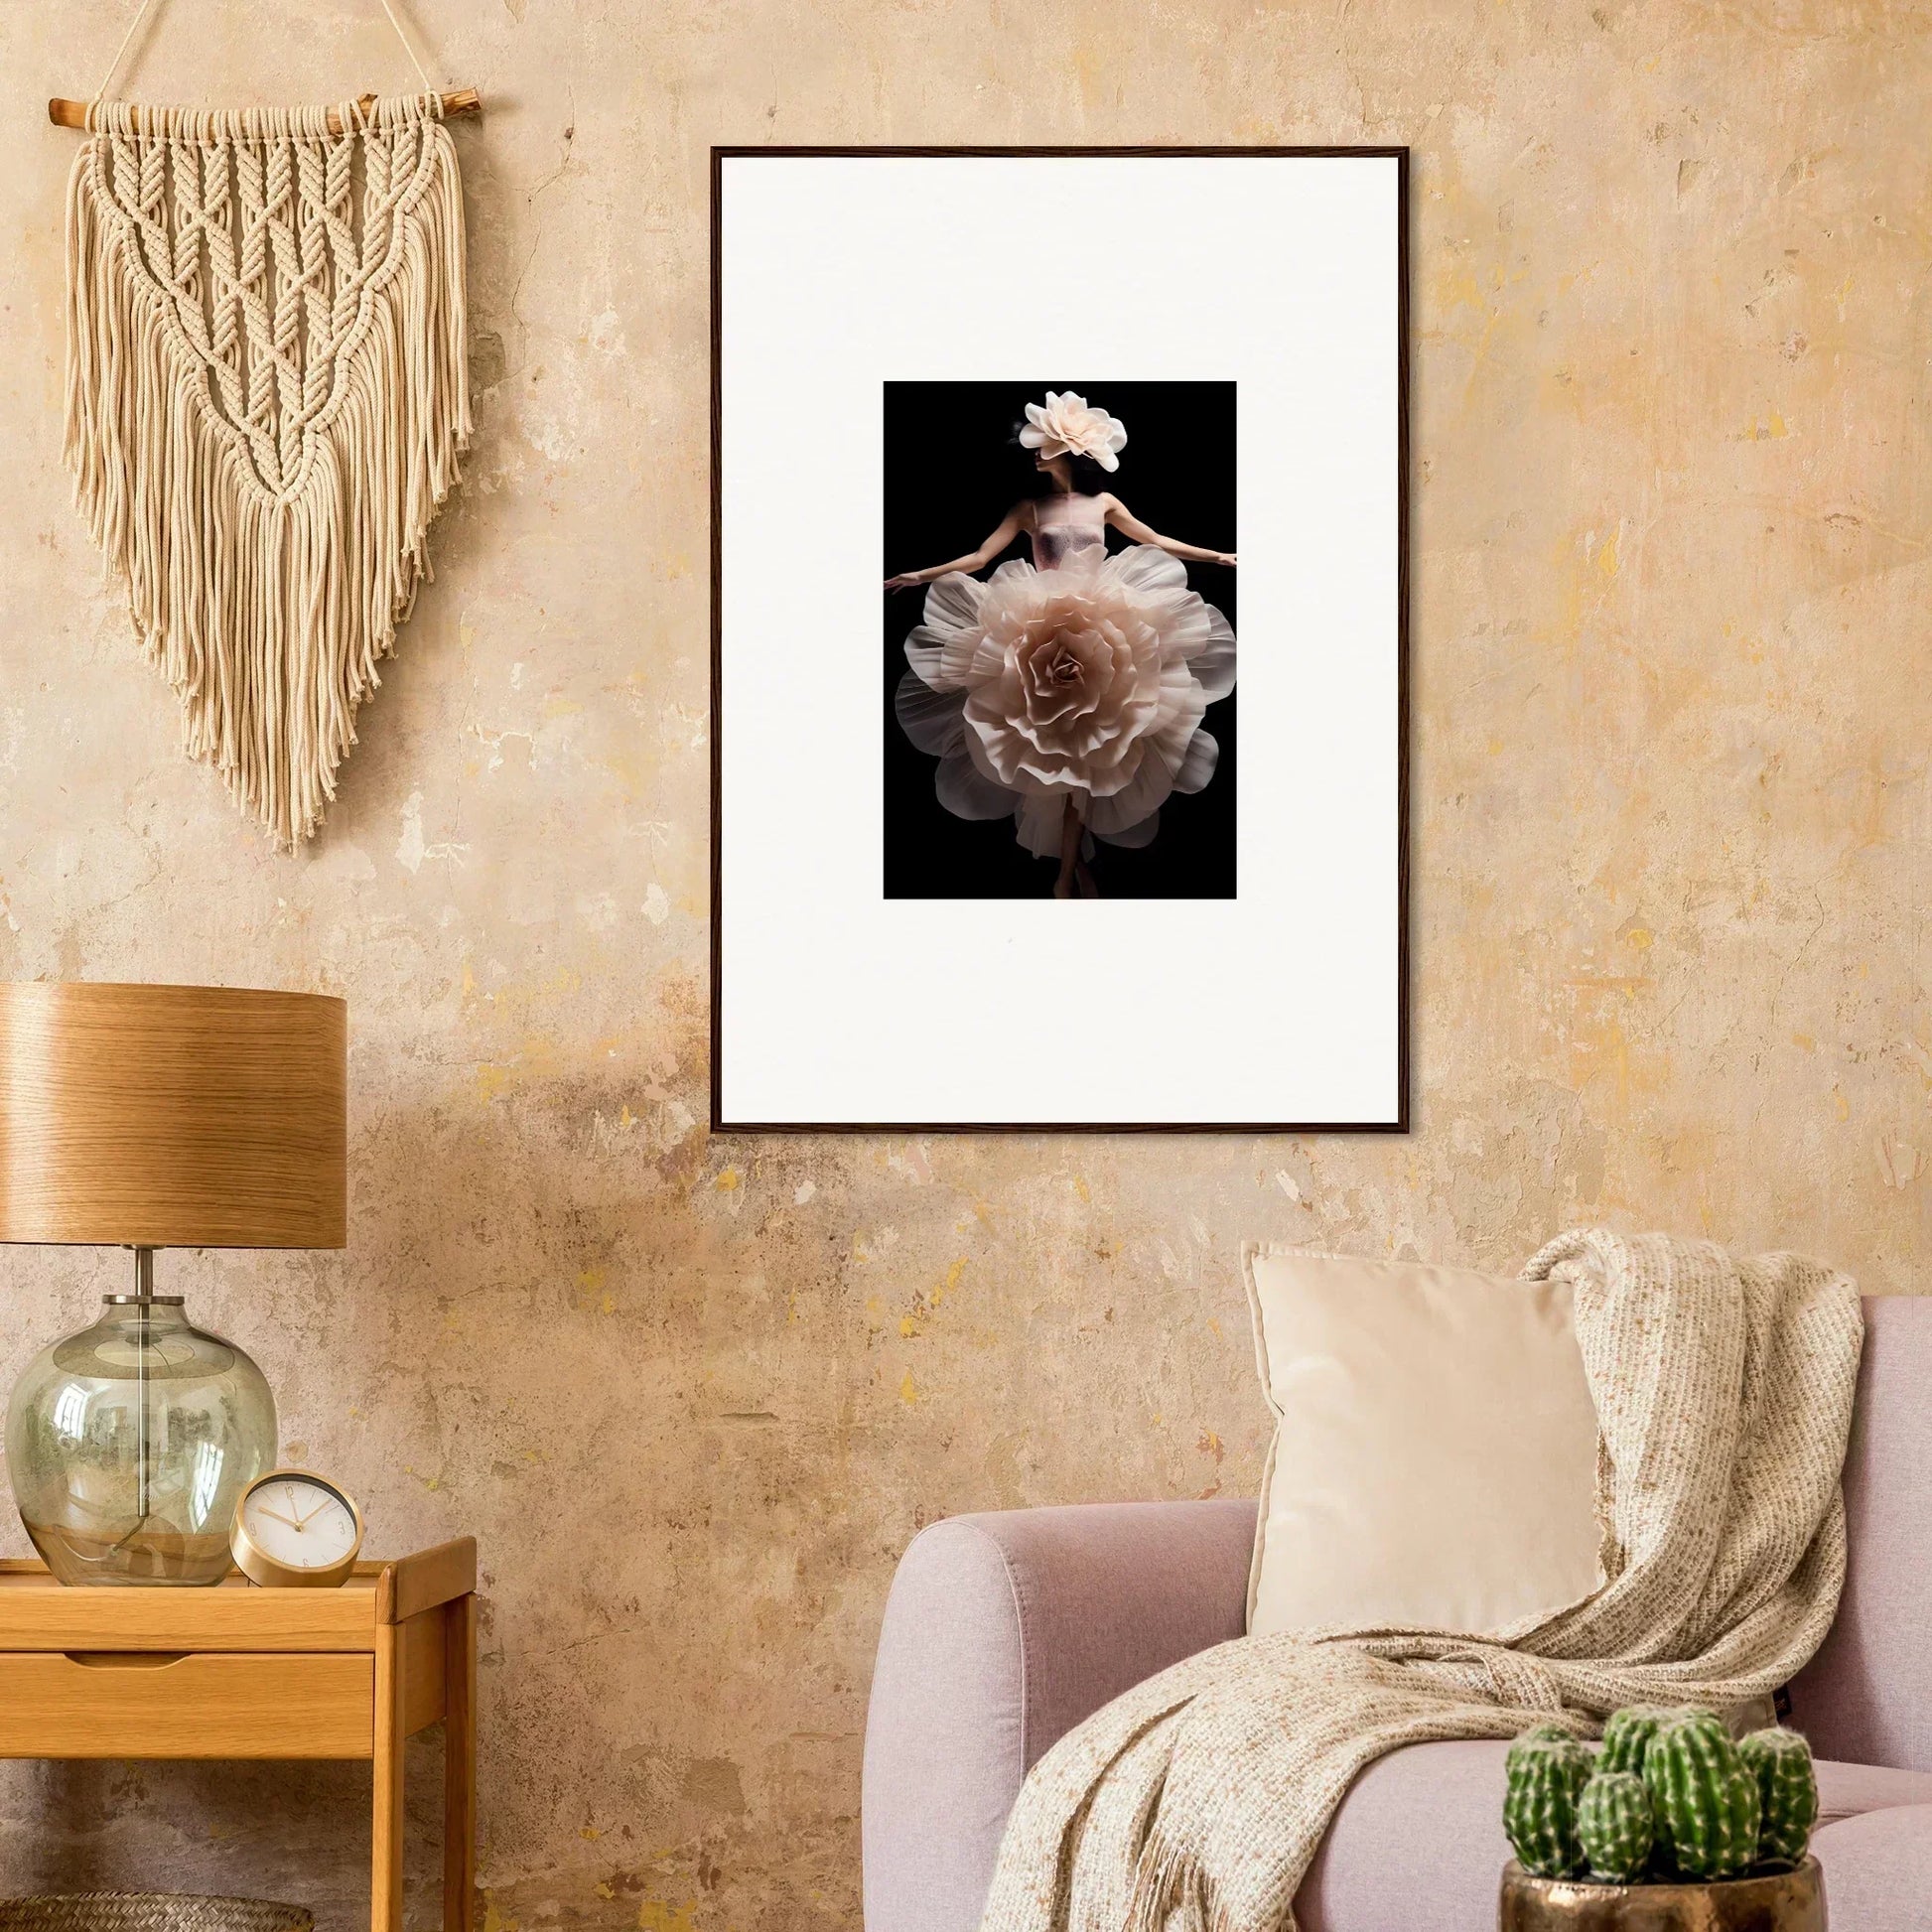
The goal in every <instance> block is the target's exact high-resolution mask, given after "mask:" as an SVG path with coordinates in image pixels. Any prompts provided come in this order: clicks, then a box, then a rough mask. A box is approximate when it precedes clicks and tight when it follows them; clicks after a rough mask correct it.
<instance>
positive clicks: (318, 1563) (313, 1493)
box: [241, 1475, 355, 1570]
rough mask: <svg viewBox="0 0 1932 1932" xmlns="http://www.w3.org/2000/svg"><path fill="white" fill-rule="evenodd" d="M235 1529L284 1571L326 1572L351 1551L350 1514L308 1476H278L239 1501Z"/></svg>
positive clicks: (341, 1500) (337, 1494)
mask: <svg viewBox="0 0 1932 1932" xmlns="http://www.w3.org/2000/svg"><path fill="white" fill-rule="evenodd" d="M241 1527H242V1529H243V1530H244V1531H245V1532H246V1533H247V1536H248V1540H249V1542H251V1543H252V1544H253V1545H254V1546H255V1548H256V1549H257V1550H259V1551H260V1552H261V1553H262V1555H263V1556H265V1557H267V1558H269V1559H270V1560H271V1561H272V1562H275V1563H279V1564H282V1565H284V1566H285V1567H286V1568H288V1569H290V1570H327V1569H328V1568H329V1567H330V1566H331V1565H332V1564H338V1563H341V1562H342V1560H343V1559H344V1558H345V1556H347V1555H348V1553H349V1552H350V1551H351V1550H352V1549H353V1548H354V1547H355V1512H354V1511H353V1510H352V1509H351V1508H350V1507H349V1506H348V1499H347V1498H346V1497H345V1495H344V1494H343V1493H342V1492H341V1490H339V1489H332V1488H331V1487H330V1486H329V1484H328V1483H326V1482H320V1481H318V1480H317V1479H316V1478H315V1477H314V1476H298V1475H278V1476H270V1477H269V1478H268V1479H267V1480H266V1481H264V1482H258V1483H256V1485H255V1486H254V1488H252V1489H251V1490H249V1491H248V1493H247V1495H245V1496H244V1497H243V1498H242V1499H241Z"/></svg>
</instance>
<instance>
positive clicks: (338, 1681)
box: [0, 1536, 477, 1932]
mask: <svg viewBox="0 0 1932 1932" xmlns="http://www.w3.org/2000/svg"><path fill="white" fill-rule="evenodd" d="M476 1588H477V1545H476V1540H475V1539H474V1538H473V1537H467V1536H466V1537H461V1538H459V1539H458V1540H457V1541H456V1542H454V1543H443V1544H439V1545H438V1546H437V1547H436V1548H435V1549H433V1550H422V1551H419V1552H418V1553H417V1554H416V1555H414V1556H408V1557H401V1558H398V1559H397V1560H396V1561H395V1562H393V1563H358V1564H357V1565H356V1566H355V1574H354V1576H353V1577H351V1578H350V1579H349V1581H348V1582H347V1583H345V1585H343V1587H341V1588H340V1589H257V1588H256V1587H254V1586H253V1585H252V1584H249V1583H247V1582H246V1581H245V1580H243V1579H242V1578H240V1577H239V1576H235V1577H231V1578H229V1580H228V1581H227V1582H226V1583H225V1584H220V1585H217V1586H216V1587H213V1588H212V1589H165V1588H155V1587H141V1586H138V1585H137V1586H132V1587H126V1588H118V1587H101V1588H97V1589H69V1588H65V1587H62V1586H61V1585H60V1584H57V1583H56V1582H54V1580H53V1579H52V1578H51V1577H50V1576H49V1575H48V1574H47V1566H46V1565H45V1564H42V1563H40V1562H37V1561H22V1560H20V1559H17V1558H16V1559H6V1560H0V1757H199V1758H212V1757H288V1758H317V1757H365V1758H368V1759H369V1760H370V1762H371V1763H372V1765H373V1767H374V1772H375V1778H374V1783H375V1813H374V1829H373V1834H372V1851H371V1855H370V1873H369V1920H370V1928H371V1932H402V1753H403V1740H404V1739H405V1738H407V1737H409V1736H410V1735H411V1734H412V1733H414V1732H416V1731H418V1730H421V1729H422V1728H423V1727H424V1726H425V1725H432V1724H435V1723H436V1722H437V1720H438V1719H441V1720H442V1722H443V1737H444V1758H443V1925H444V1928H445V1932H472V1920H473V1899H474V1895H475V1892H476V1875H477V1866H476V1845H477V1715H476V1714H477V1599H476Z"/></svg>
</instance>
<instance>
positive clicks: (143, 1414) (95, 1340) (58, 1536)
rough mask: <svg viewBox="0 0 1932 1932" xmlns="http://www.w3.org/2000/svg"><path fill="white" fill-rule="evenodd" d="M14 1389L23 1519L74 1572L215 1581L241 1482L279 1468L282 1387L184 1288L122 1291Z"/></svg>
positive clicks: (92, 1579)
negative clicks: (157, 1292) (191, 1307)
mask: <svg viewBox="0 0 1932 1932" xmlns="http://www.w3.org/2000/svg"><path fill="white" fill-rule="evenodd" d="M106 1299H107V1307H106V1309H105V1310H104V1311H103V1312H102V1314H101V1317H100V1319H99V1320H98V1321H96V1322H95V1323H94V1325H93V1326H92V1327H91V1328H87V1329H84V1330H83V1331H82V1332H81V1333H79V1334H77V1335H69V1336H67V1337H66V1338H65V1339H64V1340H61V1341H57V1342H56V1343H55V1344H54V1345H53V1347H51V1348H49V1349H47V1350H46V1351H45V1352H43V1353H42V1354H41V1355H39V1356H37V1357H36V1358H35V1359H34V1360H33V1361H32V1362H31V1363H29V1364H28V1366H27V1368H26V1370H25V1372H24V1373H23V1374H22V1375H21V1378H20V1380H19V1381H18V1382H16V1383H15V1384H14V1388H13V1393H12V1395H11V1396H10V1397H9V1398H8V1401H7V1467H8V1473H9V1474H10V1475H11V1476H12V1478H13V1488H14V1500H15V1502H16V1503H18V1505H19V1507H20V1520H21V1521H22V1522H23V1523H24V1524H25V1525H26V1527H27V1534H28V1535H29V1536H31V1537H32V1538H33V1539H34V1547H35V1549H37V1550H38V1551H39V1552H40V1553H41V1556H42V1557H43V1558H44V1559H45V1561H46V1563H47V1567H48V1569H49V1570H50V1571H51V1572H52V1573H53V1574H54V1576H55V1577H57V1578H58V1579H59V1580H60V1581H61V1582H62V1583H64V1584H110V1585H111V1584H120V1585H128V1584H145V1585H154V1584H164V1585H165V1584H183V1585H198V1584H201V1585H206V1584H218V1583H219V1582H220V1581H221V1580H222V1579H223V1578H224V1577H225V1576H226V1575H227V1574H228V1569H229V1553H228V1532H229V1529H230V1526H231V1524H232V1522H233V1518H234V1506H235V1502H236V1500H237V1499H238V1498H239V1496H240V1494H241V1491H242V1490H243V1489H244V1488H245V1487H246V1486H247V1485H248V1484H249V1483H250V1482H252V1481H253V1480H254V1479H255V1477H256V1476H258V1475H262V1474H264V1473H265V1472H266V1471H267V1470H269V1469H272V1468H273V1467H274V1466H275V1449H276V1440H275V1439H276V1431H275V1399H274V1397H273V1396H272V1395H271V1394H270V1393H269V1388H268V1383H267V1382H266V1381H265V1380H264V1379H263V1376H262V1372H261V1370H260V1369H258V1368H257V1367H256V1366H255V1364H254V1363H253V1362H251V1361H250V1360H249V1359H248V1357H247V1356H246V1355H244V1354H243V1353H242V1352H241V1350H240V1349H238V1348H236V1347H235V1346H234V1345H233V1343H231V1342H226V1341H223V1340H221V1339H220V1337H219V1336H217V1335H209V1334H205V1333H203V1332H202V1331H201V1330H200V1329H198V1328H195V1327H192V1326H191V1325H190V1324H189V1321H188V1319H187V1317H186V1316H185V1315H184V1314H183V1313H182V1310H181V1299H180V1297H179V1296H173V1297H166V1298H155V1297H152V1296H146V1295H142V1296H118V1295H110V1296H108V1297H107V1298H106Z"/></svg>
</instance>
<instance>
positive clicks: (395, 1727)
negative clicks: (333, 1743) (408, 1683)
mask: <svg viewBox="0 0 1932 1932" xmlns="http://www.w3.org/2000/svg"><path fill="white" fill-rule="evenodd" d="M402 1697H403V1661H402V1645H401V1643H400V1641H399V1631H398V1627H397V1626H396V1625H395V1624H393V1623H379V1624H377V1625H376V1630H375V1739H374V1742H375V1751H374V1757H375V1779H374V1783H375V1808H374V1813H373V1816H372V1818H371V1822H370V1830H369V1932H402V1752H403V1730H404V1725H403V1702H402Z"/></svg>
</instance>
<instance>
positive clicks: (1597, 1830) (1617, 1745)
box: [1497, 1705, 1825, 1932]
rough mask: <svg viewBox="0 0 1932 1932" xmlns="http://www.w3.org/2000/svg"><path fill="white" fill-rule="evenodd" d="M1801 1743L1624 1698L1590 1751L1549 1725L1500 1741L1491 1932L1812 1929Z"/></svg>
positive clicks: (1814, 1868) (1813, 1868)
mask: <svg viewBox="0 0 1932 1932" xmlns="http://www.w3.org/2000/svg"><path fill="white" fill-rule="evenodd" d="M1817 1816H1818V1783H1817V1779H1816V1778H1815V1777H1814V1775H1813V1773H1812V1766H1811V1750H1810V1747H1809V1746H1808V1745H1807V1744H1806V1743H1805V1740H1804V1739H1803V1738H1802V1737H1801V1736H1799V1734H1798V1733H1797V1732H1796V1731H1795V1730H1784V1729H1781V1728H1773V1729H1770V1730H1760V1731H1755V1732H1753V1733H1752V1734H1751V1735H1750V1736H1748V1737H1745V1738H1743V1739H1742V1740H1741V1741H1733V1739H1732V1738H1731V1735H1730V1733H1729V1732H1728V1731H1727V1730H1726V1729H1725V1725H1724V1724H1723V1721H1722V1720H1721V1719H1719V1718H1718V1716H1717V1715H1716V1714H1715V1713H1714V1712H1710V1711H1701V1710H1665V1709H1660V1708H1656V1707H1652V1706H1647V1705H1632V1706H1630V1707H1629V1708H1628V1709H1626V1710H1622V1711H1619V1712H1617V1713H1616V1714H1615V1715H1614V1716H1613V1717H1612V1718H1611V1719H1610V1720H1609V1722H1608V1723H1607V1724H1606V1725H1604V1726H1603V1741H1602V1743H1601V1745H1600V1746H1598V1747H1596V1748H1593V1749H1592V1748H1591V1746H1589V1745H1588V1744H1587V1743H1585V1742H1583V1741H1582V1740H1581V1739H1579V1738H1577V1737H1574V1736H1572V1735H1571V1733H1570V1732H1569V1731H1567V1730H1565V1729H1564V1728H1563V1727H1562V1726H1561V1725H1553V1724H1543V1725H1536V1726H1535V1727H1534V1728H1533V1729H1530V1730H1526V1731H1525V1732H1524V1733H1523V1734H1522V1735H1521V1736H1520V1737H1518V1738H1517V1740H1516V1741H1515V1743H1513V1744H1512V1745H1511V1746H1510V1747H1509V1762H1508V1793H1507V1795H1506V1797H1505V1798H1504V1801H1503V1825H1504V1829H1505V1830H1506V1831H1507V1832H1508V1834H1509V1842H1510V1845H1511V1846H1512V1847H1513V1848H1514V1850H1515V1853H1516V1858H1515V1861H1514V1862H1513V1863H1511V1864H1510V1865H1509V1866H1508V1867H1507V1868H1506V1869H1505V1870H1504V1872H1503V1889H1502V1905H1501V1909H1500V1911H1499V1913H1498V1915H1497V1924H1498V1926H1499V1928H1500V1932H1558V1929H1559V1928H1561V1929H1562V1932H1636V1928H1639V1927H1641V1928H1642V1932H1825V1893H1824V1886H1823V1884H1822V1882H1821V1880H1820V1877H1819V1871H1818V1861H1817V1860H1816V1859H1813V1858H1811V1857H1810V1856H1809V1855H1808V1853H1807V1851H1806V1847H1807V1845H1808V1844H1809V1842H1810V1839H1811V1828H1812V1825H1813V1823H1814V1821H1815V1820H1816V1819H1817Z"/></svg>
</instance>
